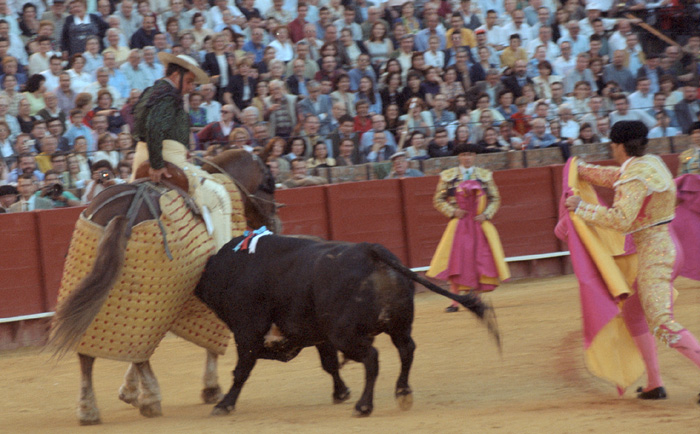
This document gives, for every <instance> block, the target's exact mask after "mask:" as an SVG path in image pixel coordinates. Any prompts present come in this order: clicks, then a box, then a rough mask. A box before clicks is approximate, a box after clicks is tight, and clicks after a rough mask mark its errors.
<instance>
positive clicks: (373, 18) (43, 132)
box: [0, 0, 700, 212]
mask: <svg viewBox="0 0 700 434" xmlns="http://www.w3.org/2000/svg"><path fill="white" fill-rule="evenodd" d="M674 4H676V2H672V1H670V0H661V1H658V2H654V1H651V0H627V1H626V2H623V5H622V9H621V6H620V4H617V3H614V2H612V1H610V0H568V1H565V2H561V3H560V1H559V0H449V1H448V0H417V1H406V0H389V1H387V2H382V3H377V2H373V1H371V0H307V1H306V2H302V1H297V0H213V1H210V2H207V1H206V0H140V1H135V0H121V1H118V0H88V1H86V0H68V1H66V0H30V1H27V0H0V87H1V88H2V91H0V157H1V159H2V160H1V161H0V185H8V187H7V188H5V189H4V190H3V192H5V191H10V192H12V193H13V194H14V196H15V199H16V201H18V202H17V203H19V204H20V205H17V206H14V203H12V204H7V202H9V199H7V198H6V196H13V194H5V195H3V196H2V197H0V200H2V201H1V202H0V203H1V204H2V205H1V206H0V212H1V211H3V210H6V209H8V210H9V209H12V210H15V209H17V210H28V209H29V210H31V209H35V208H39V207H43V206H47V205H48V204H49V203H51V206H54V207H55V206H72V205H74V204H77V203H87V202H89V201H90V200H91V198H92V197H93V196H94V195H95V194H96V193H98V192H99V191H100V190H101V189H103V188H105V187H106V186H108V185H110V184H113V183H117V182H124V180H126V179H128V178H129V177H130V176H131V161H132V159H133V154H134V151H133V148H134V145H135V143H134V141H135V139H134V138H133V137H132V135H131V134H130V131H131V126H132V124H133V121H134V120H133V115H132V111H131V109H132V107H133V105H134V103H135V102H136V101H137V99H138V98H139V96H140V94H141V92H142V91H143V90H144V89H145V88H147V87H149V86H151V85H152V84H153V83H154V82H155V80H157V79H159V78H161V77H162V76H163V65H161V63H160V61H159V59H158V53H159V52H161V51H164V52H170V53H174V54H184V55H187V56H190V57H192V58H193V59H195V60H196V61H197V62H199V63H200V65H201V67H202V68H203V69H204V70H205V71H206V72H207V73H208V74H209V76H210V77H211V83H210V84H207V85H202V86H200V87H199V88H198V89H197V90H196V91H195V92H193V93H192V94H190V95H187V96H186V97H185V104H186V109H187V110H188V112H189V114H190V121H191V125H190V127H191V132H192V134H191V140H190V143H189V144H188V145H189V146H190V149H191V151H192V152H198V153H200V154H201V155H203V156H205V157H210V156H213V155H216V154H217V153H219V152H221V151H222V150H224V149H228V148H242V149H246V150H248V151H250V152H254V153H257V154H259V155H261V156H262V157H263V158H264V160H265V161H266V162H267V163H268V164H269V165H270V167H271V168H272V169H273V171H274V173H275V174H276V175H277V176H278V180H279V182H280V184H281V185H286V186H290V187H293V186H296V185H309V184H310V183H315V182H322V181H323V180H322V179H315V177H313V176H309V175H310V174H311V173H312V172H313V170H314V169H315V168H317V167H332V166H343V165H354V164H362V163H367V162H382V161H389V160H392V161H393V165H392V169H391V173H390V174H389V176H390V177H401V176H417V174H416V173H415V171H409V170H407V167H408V166H407V164H406V162H407V160H411V159H427V158H434V157H442V156H448V155H451V153H452V149H453V147H454V146H455V145H456V144H460V143H471V144H475V145H477V146H478V147H479V149H480V150H481V152H503V151H519V150H523V149H534V148H543V147H550V146H555V147H558V148H560V149H561V152H562V154H563V155H564V156H565V157H566V156H568V155H569V152H570V148H571V147H572V146H577V145H579V144H583V143H596V142H606V141H608V140H609V139H608V133H609V131H610V128H611V126H612V125H613V124H614V123H615V122H618V121H620V120H641V121H642V122H644V123H645V124H647V126H648V127H649V129H650V132H649V137H653V138H656V137H667V136H674V135H679V134H685V133H687V132H688V130H689V128H690V125H691V124H692V123H693V122H694V121H696V120H698V113H699V112H700V105H699V102H698V79H699V77H700V69H699V67H698V65H699V63H698V59H699V58H700V36H698V35H696V34H686V35H673V39H675V40H676V41H679V42H680V44H672V45H671V44H669V45H667V46H665V47H661V48H658V44H653V45H651V44H648V43H647V42H646V39H644V38H641V36H643V31H642V30H641V29H640V25H644V23H645V22H649V23H654V24H656V25H657V27H658V28H661V29H667V30H668V29H673V24H674V22H673V20H674V19H676V17H677V16H678V14H679V13H678V11H675V12H674V10H673V8H671V9H669V6H672V5H674ZM689 8H690V9H688V11H689V13H684V14H683V15H685V16H684V19H686V20H687V19H688V17H690V19H691V20H695V21H694V22H695V28H698V26H697V24H698V23H697V17H698V15H697V12H698V10H697V9H696V7H695V6H690V7H689ZM634 11H646V13H645V14H644V15H643V16H641V18H630V17H631V15H629V14H628V12H634ZM650 11H652V12H651V13H650ZM654 11H656V12H654ZM640 39H642V41H643V42H645V45H649V47H647V48H646V49H644V48H643V46H642V45H641V42H640ZM650 47H651V48H650ZM408 173H411V174H410V175H408ZM29 180H31V181H32V187H29V186H27V185H26V184H27V181H29ZM285 180H289V182H287V183H283V181H285ZM15 188H16V190H17V192H16V193H14V192H15V190H13V189H15ZM32 189H33V190H34V191H32ZM32 198H36V199H32ZM40 199H43V200H40Z"/></svg>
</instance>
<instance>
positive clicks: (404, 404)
mask: <svg viewBox="0 0 700 434" xmlns="http://www.w3.org/2000/svg"><path fill="white" fill-rule="evenodd" d="M396 402H397V403H398V404H399V408H400V409H401V410H404V411H406V410H410V409H411V407H413V392H411V389H408V388H406V389H399V390H397V391H396Z"/></svg>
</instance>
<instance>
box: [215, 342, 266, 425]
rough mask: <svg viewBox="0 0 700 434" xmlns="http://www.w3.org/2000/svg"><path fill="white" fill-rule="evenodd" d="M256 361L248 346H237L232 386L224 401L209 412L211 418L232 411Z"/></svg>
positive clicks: (254, 354)
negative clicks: (236, 361)
mask: <svg viewBox="0 0 700 434" xmlns="http://www.w3.org/2000/svg"><path fill="white" fill-rule="evenodd" d="M256 361H257V354H256V353H255V352H254V351H253V350H252V349H251V348H250V347H249V346H246V345H241V344H239V345H238V363H237V364H236V369H234V371H233V385H232V386H231V389H230V390H229V391H228V393H227V394H226V396H224V399H222V400H221V402H219V403H218V404H216V407H214V409H213V410H212V412H211V415H212V416H224V415H227V414H229V413H231V412H232V411H233V410H234V408H235V407H236V401H237V400H238V395H240V393H241V389H242V388H243V385H244V384H245V382H246V380H247V379H248V377H249V376H250V372H251V371H252V370H253V368H254V367H255V362H256Z"/></svg>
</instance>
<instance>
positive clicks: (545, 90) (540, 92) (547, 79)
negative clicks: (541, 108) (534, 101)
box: [532, 60, 562, 99]
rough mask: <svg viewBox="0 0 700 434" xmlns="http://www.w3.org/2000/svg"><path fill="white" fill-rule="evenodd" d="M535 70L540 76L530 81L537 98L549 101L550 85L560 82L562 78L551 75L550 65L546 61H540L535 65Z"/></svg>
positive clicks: (550, 94)
mask: <svg viewBox="0 0 700 434" xmlns="http://www.w3.org/2000/svg"><path fill="white" fill-rule="evenodd" d="M537 70H538V71H539V73H540V75H538V76H537V77H534V78H533V79H532V82H533V83H535V90H536V92H537V97H538V98H539V99H549V98H551V97H552V83H555V82H557V81H559V82H561V81H562V78H561V77H560V76H558V75H552V64H551V63H549V61H547V60H543V61H541V62H540V63H539V64H538V65H537Z"/></svg>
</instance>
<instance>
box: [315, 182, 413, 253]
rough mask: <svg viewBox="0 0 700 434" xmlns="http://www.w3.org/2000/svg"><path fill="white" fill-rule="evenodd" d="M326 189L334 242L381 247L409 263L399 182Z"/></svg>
mask: <svg viewBox="0 0 700 434" xmlns="http://www.w3.org/2000/svg"><path fill="white" fill-rule="evenodd" d="M325 188H327V189H328V190H327V192H328V211H329V212H328V216H329V221H330V229H331V231H330V235H331V238H332V239H334V240H342V241H351V242H360V241H370V242H373V243H380V244H383V245H384V246H385V247H386V248H388V249H389V250H391V251H392V252H393V253H394V254H395V255H396V256H397V257H398V258H399V259H401V261H404V262H407V260H408V254H407V247H406V246H407V245H406V239H405V233H406V231H405V226H404V210H405V207H404V205H403V201H402V198H401V188H400V183H399V180H396V179H392V180H385V181H366V182H353V183H348V184H335V185H329V186H326V187H325Z"/></svg>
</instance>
